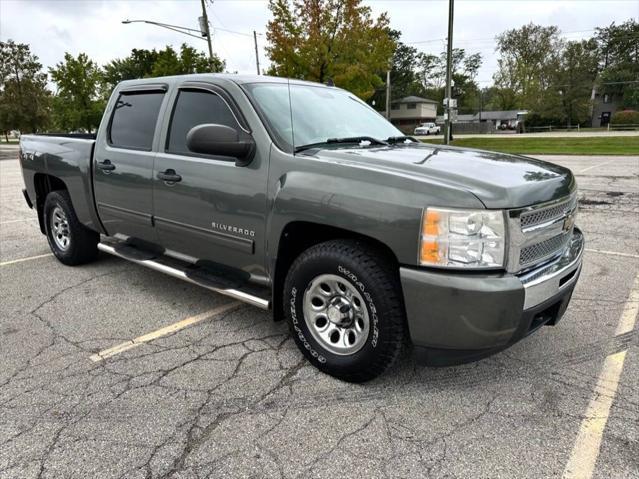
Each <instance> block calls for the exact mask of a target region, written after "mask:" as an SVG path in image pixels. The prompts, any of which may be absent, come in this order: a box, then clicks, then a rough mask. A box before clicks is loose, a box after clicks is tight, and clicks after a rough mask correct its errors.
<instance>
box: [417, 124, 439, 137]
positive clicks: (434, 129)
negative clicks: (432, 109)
mask: <svg viewBox="0 0 639 479" xmlns="http://www.w3.org/2000/svg"><path fill="white" fill-rule="evenodd" d="M440 133H441V128H440V127H439V126H437V125H436V124H435V123H422V125H421V126H418V127H417V128H415V131H414V133H413V134H415V135H439V134H440Z"/></svg>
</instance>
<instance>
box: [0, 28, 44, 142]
mask: <svg viewBox="0 0 639 479" xmlns="http://www.w3.org/2000/svg"><path fill="white" fill-rule="evenodd" d="M50 99H51V93H50V92H49V91H48V90H47V75H46V73H44V72H42V65H41V64H40V62H38V57H37V56H35V55H33V54H32V53H31V51H30V49H29V45H26V44H23V43H15V42H14V41H12V40H8V41H7V42H0V131H2V132H3V133H4V135H5V138H6V135H7V132H8V131H9V130H13V129H16V130H20V131H21V132H36V131H39V130H40V129H42V128H44V127H45V126H46V125H47V123H48V120H49V105H50Z"/></svg>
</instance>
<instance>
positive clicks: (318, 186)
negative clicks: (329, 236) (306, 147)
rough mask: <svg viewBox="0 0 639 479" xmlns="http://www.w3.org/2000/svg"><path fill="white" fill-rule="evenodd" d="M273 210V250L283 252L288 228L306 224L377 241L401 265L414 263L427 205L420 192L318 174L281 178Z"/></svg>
mask: <svg viewBox="0 0 639 479" xmlns="http://www.w3.org/2000/svg"><path fill="white" fill-rule="evenodd" d="M272 202H273V204H272V208H270V210H269V211H270V213H269V214H270V217H269V221H268V228H267V236H268V250H269V251H270V252H272V255H270V256H273V257H274V256H275V253H276V252H277V251H278V249H279V241H280V238H281V233H282V231H283V230H284V228H285V227H286V225H287V224H289V223H291V222H294V221H305V222H310V223H316V224H321V225H326V226H331V227H335V228H341V229H344V230H348V231H351V232H354V233H357V234H360V235H364V236H368V237H370V238H373V239H375V240H377V241H379V242H381V243H383V244H385V245H386V246H388V248H390V249H391V251H392V252H393V253H394V254H395V256H396V257H397V259H398V261H399V262H400V263H405V264H414V263H415V261H416V258H417V256H416V255H417V239H418V235H419V228H420V225H421V214H422V208H423V203H422V201H421V195H420V194H419V193H416V192H411V191H407V190H401V189H399V188H396V187H394V186H385V185H379V184H374V183H371V182H364V181H359V180H354V179H352V178H337V177H334V176H330V175H325V174H321V173H312V172H289V173H286V174H284V175H283V176H282V177H280V178H279V180H278V182H277V184H276V190H275V194H274V196H273V200H272Z"/></svg>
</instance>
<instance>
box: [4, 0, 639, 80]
mask: <svg viewBox="0 0 639 479" xmlns="http://www.w3.org/2000/svg"><path fill="white" fill-rule="evenodd" d="M207 1H208V3H209V4H210V3H211V2H210V0H207ZM365 3H367V4H368V5H370V6H371V7H372V9H373V12H374V14H375V15H378V14H380V13H382V12H388V13H389V15H390V19H391V26H392V27H393V28H395V29H398V30H400V31H402V40H403V41H404V42H406V43H411V44H413V45H414V46H415V47H417V48H419V49H420V50H422V51H425V52H431V53H439V52H441V51H443V49H444V37H445V36H446V21H447V15H448V1H447V0H430V1H426V0H422V1H417V0H413V1H402V0H390V1H382V0H379V1H366V2H365ZM455 10H456V11H455V30H454V36H453V38H454V42H455V46H456V47H461V48H465V49H467V50H468V51H469V52H471V53H474V52H480V53H481V54H482V55H483V58H484V65H483V67H482V69H481V71H480V73H479V76H478V80H479V81H480V82H481V85H482V86H486V85H488V84H489V83H490V81H491V78H492V74H493V72H494V71H495V68H496V64H497V59H496V57H495V55H494V47H495V42H494V39H493V37H494V36H495V35H496V34H498V33H500V32H502V31H504V30H506V29H509V28H516V27H519V26H521V25H523V24H526V23H528V22H534V23H537V24H541V25H557V26H559V28H560V29H561V30H562V32H564V36H565V38H567V39H579V38H585V37H588V36H590V35H592V33H593V32H592V30H593V29H594V28H595V27H598V26H606V25H609V24H610V23H612V22H617V23H620V22H623V21H625V20H628V19H630V18H634V19H637V20H639V0H619V1H615V0H580V1H579V0H578V1H560V0H536V1H521V0H501V1H499V0H497V1H495V0H493V1H484V0H457V1H456V2H455ZM199 15H201V7H200V0H174V1H169V0H162V1H155V0H127V1H124V0H0V39H1V40H3V41H4V40H7V39H13V40H15V41H16V42H21V43H27V44H29V45H30V46H31V50H32V52H33V53H35V54H36V55H37V56H38V57H39V58H40V61H41V62H42V63H43V64H44V65H45V66H47V67H48V66H53V65H55V64H56V63H57V62H59V61H61V60H62V58H63V55H64V52H67V51H68V52H70V53H72V54H73V55H77V54H78V53H80V52H85V53H87V54H88V55H89V57H91V58H92V59H94V60H96V61H97V62H98V63H99V64H101V65H102V64H104V63H107V62H108V61H109V60H112V59H114V58H121V57H125V56H127V55H128V54H129V52H130V51H131V49H132V48H149V49H150V48H162V47H164V46H165V45H167V44H171V45H174V46H179V45H180V44H181V43H182V42H186V43H189V44H191V45H193V46H195V47H197V48H200V49H201V50H202V51H206V43H205V42H204V41H200V40H198V39H196V38H190V37H187V36H184V35H180V34H178V33H174V32H172V31H170V30H165V29H162V28H158V27H155V26H151V25H146V24H131V25H123V24H122V23H121V21H122V20H124V19H132V20H133V19H146V20H154V21H158V22H164V23H171V24H176V25H183V26H187V27H191V28H197V17H198V16H199ZM209 17H210V21H211V23H212V26H213V28H214V38H213V49H214V51H215V52H216V53H217V54H218V55H219V56H220V57H222V58H223V59H224V60H226V65H227V69H228V71H231V72H235V71H237V72H239V73H254V72H255V52H254V47H253V35H252V32H253V30H256V31H257V32H258V33H262V34H263V33H264V31H265V28H266V23H267V22H268V20H269V18H270V12H269V10H268V2H267V1H266V0H215V1H214V2H213V4H212V5H211V6H210V7H209ZM228 30H232V31H233V32H237V33H233V32H231V31H228ZM258 42H259V46H260V50H259V51H260V62H261V65H262V66H263V67H264V66H266V65H267V64H268V59H267V58H266V55H265V52H264V50H263V47H264V44H265V42H266V39H265V37H264V36H263V35H262V36H258ZM418 42H421V43H418Z"/></svg>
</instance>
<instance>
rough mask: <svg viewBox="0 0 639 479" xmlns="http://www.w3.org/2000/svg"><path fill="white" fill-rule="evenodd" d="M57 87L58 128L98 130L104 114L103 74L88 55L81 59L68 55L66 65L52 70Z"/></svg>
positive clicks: (54, 113)
mask: <svg viewBox="0 0 639 479" xmlns="http://www.w3.org/2000/svg"><path fill="white" fill-rule="evenodd" d="M49 74H50V75H51V79H52V80H53V81H54V82H55V84H56V86H57V94H56V96H55V98H54V100H53V116H54V120H55V124H56V127H58V128H61V129H63V130H67V131H75V130H79V129H84V130H86V131H87V132H91V131H93V130H95V129H97V127H98V125H99V124H100V119H101V118H102V113H103V111H104V106H105V103H104V100H103V95H102V91H101V90H102V72H101V70H100V68H99V67H98V65H97V64H96V63H95V62H93V61H92V60H90V59H89V57H88V56H87V55H86V54H85V53H80V54H79V55H78V57H77V58H75V57H73V56H72V55H70V54H69V53H65V54H64V61H63V62H60V63H58V64H57V65H56V66H55V68H50V69H49Z"/></svg>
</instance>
